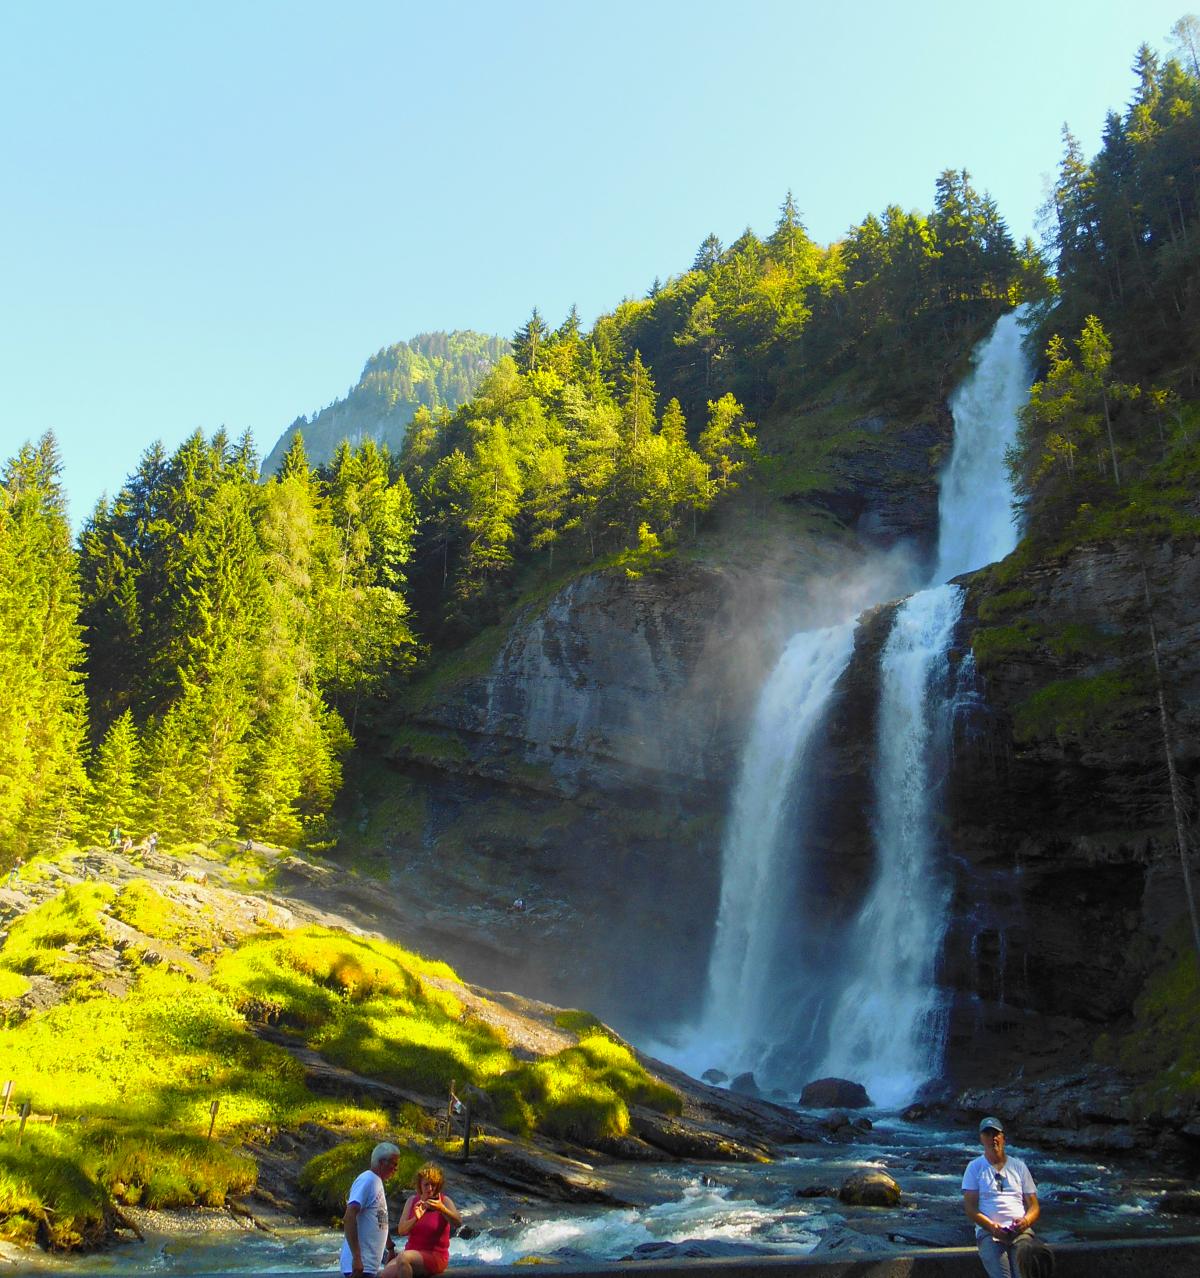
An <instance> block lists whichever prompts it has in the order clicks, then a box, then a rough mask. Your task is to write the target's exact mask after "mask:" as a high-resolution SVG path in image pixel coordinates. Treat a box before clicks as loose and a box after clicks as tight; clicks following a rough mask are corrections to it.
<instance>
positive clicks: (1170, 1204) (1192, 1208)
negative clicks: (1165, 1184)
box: [1158, 1189, 1200, 1216]
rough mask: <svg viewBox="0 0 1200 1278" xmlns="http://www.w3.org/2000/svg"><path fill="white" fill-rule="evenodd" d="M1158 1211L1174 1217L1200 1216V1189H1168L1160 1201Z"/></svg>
mask: <svg viewBox="0 0 1200 1278" xmlns="http://www.w3.org/2000/svg"><path fill="white" fill-rule="evenodd" d="M1158 1210H1159V1211H1166V1212H1170V1213H1171V1214H1172V1215H1173V1216H1200V1189H1168V1190H1167V1192H1166V1193H1165V1194H1163V1196H1162V1197H1161V1198H1160V1199H1159V1200H1158Z"/></svg>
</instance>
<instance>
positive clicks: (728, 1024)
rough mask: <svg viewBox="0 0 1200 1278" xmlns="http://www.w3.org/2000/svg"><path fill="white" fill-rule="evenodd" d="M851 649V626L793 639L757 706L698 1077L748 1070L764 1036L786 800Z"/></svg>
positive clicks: (785, 862)
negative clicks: (710, 1071)
mask: <svg viewBox="0 0 1200 1278" xmlns="http://www.w3.org/2000/svg"><path fill="white" fill-rule="evenodd" d="M853 647H854V626H853V623H850V622H847V623H845V624H843V625H840V626H833V627H830V628H828V629H825V630H806V631H802V632H801V633H799V634H797V635H793V636H792V638H791V640H790V641H789V642H788V645H787V647H786V649H785V650H784V653H783V655H782V657H781V658H780V659H779V663H778V664H777V665H776V667H775V669H774V671H773V672H772V674H771V677H770V678H769V679H768V680H767V683H766V686H765V687H764V688H763V691H762V694H761V695H760V697H759V701H758V707H757V710H756V711H755V716H754V722H753V725H752V727H751V731H750V738H749V741H748V743H747V746H746V750H745V753H744V755H743V757H742V768H741V775H740V777H739V778H738V784H737V789H736V790H735V792H734V801H733V808H732V811H731V813H730V817H729V822H728V825H727V826H726V830H725V838H724V843H723V848H722V878H721V903H720V909H719V912H718V915H717V935H716V941H715V943H714V946H713V951H712V957H711V961H710V963H709V982H708V998H707V1000H706V1008H705V1016H704V1023H703V1025H702V1027H701V1030H700V1033H699V1035H698V1040H697V1049H698V1050H702V1051H703V1053H704V1055H705V1057H706V1059H705V1060H704V1061H703V1062H702V1063H701V1062H697V1063H699V1064H700V1065H701V1068H703V1067H704V1065H705V1064H707V1065H711V1064H712V1063H713V1062H714V1061H718V1060H719V1061H722V1062H724V1063H725V1064H726V1067H727V1068H737V1069H749V1068H752V1067H753V1065H754V1064H755V1063H756V1061H755V1057H756V1056H757V1054H758V1052H759V1050H760V1045H761V1044H762V1041H763V1038H764V1036H765V1035H769V1033H770V1030H771V1025H770V1015H769V1013H770V1005H769V991H768V989H767V986H768V983H769V982H768V973H769V972H770V969H771V966H772V961H773V959H774V958H775V956H776V954H777V953H778V950H779V946H780V932H781V928H782V925H783V922H784V913H785V909H786V905H787V900H788V895H789V894H788V892H787V891H786V889H785V884H786V883H787V882H789V881H790V880H789V878H788V871H789V870H790V869H791V868H792V867H791V865H790V862H791V860H792V857H791V851H792V847H791V841H790V840H789V839H788V838H786V837H785V832H786V833H794V830H792V828H791V825H790V822H789V821H788V819H787V818H788V814H789V812H790V810H791V808H790V804H789V797H790V795H791V794H792V785H793V779H794V778H795V777H796V776H797V774H798V773H799V772H800V771H801V770H802V769H803V767H804V762H805V756H806V754H807V752H808V751H809V749H810V747H811V744H812V741H813V739H814V737H815V736H816V735H817V731H818V729H819V727H820V725H821V723H822V722H823V719H824V715H825V711H826V708H827V707H828V704H829V699H830V696H831V694H832V692H833V689H834V685H835V684H836V683H837V681H838V678H839V676H840V675H841V673H842V671H843V670H844V669H845V668H846V666H847V664H848V663H849V660H850V654H851V652H852V650H853Z"/></svg>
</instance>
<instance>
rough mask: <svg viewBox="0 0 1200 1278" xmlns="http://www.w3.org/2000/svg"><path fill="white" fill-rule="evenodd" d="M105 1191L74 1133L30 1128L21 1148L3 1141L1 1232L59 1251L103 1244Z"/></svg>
mask: <svg viewBox="0 0 1200 1278" xmlns="http://www.w3.org/2000/svg"><path fill="white" fill-rule="evenodd" d="M104 1200H105V1194H104V1190H103V1189H102V1188H101V1186H100V1185H98V1184H97V1183H96V1181H95V1180H94V1179H93V1177H92V1176H90V1175H89V1174H88V1171H87V1170H86V1160H85V1158H84V1157H83V1156H82V1151H81V1150H80V1148H79V1146H78V1143H77V1142H76V1140H75V1139H74V1138H73V1135H72V1134H69V1133H67V1132H66V1131H65V1130H63V1129H61V1128H59V1129H51V1130H47V1129H45V1128H38V1127H30V1128H27V1129H26V1132H25V1139H24V1140H23V1141H22V1143H21V1147H20V1148H19V1149H18V1148H17V1144H16V1141H15V1140H5V1141H0V1232H2V1233H3V1235H4V1237H6V1238H8V1239H9V1240H11V1241H12V1242H16V1243H23V1244H25V1245H29V1244H32V1243H33V1242H35V1241H40V1242H42V1243H43V1244H44V1245H46V1246H48V1247H50V1248H52V1249H55V1250H67V1249H70V1248H74V1247H80V1246H87V1245H91V1246H95V1245H98V1244H99V1243H101V1242H103V1241H104V1227H105V1213H104V1205H105V1203H104Z"/></svg>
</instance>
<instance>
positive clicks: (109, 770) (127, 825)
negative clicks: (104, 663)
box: [87, 710, 146, 844]
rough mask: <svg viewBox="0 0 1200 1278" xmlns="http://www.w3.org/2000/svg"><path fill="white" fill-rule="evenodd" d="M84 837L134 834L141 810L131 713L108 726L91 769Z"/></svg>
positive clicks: (139, 763)
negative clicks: (113, 832)
mask: <svg viewBox="0 0 1200 1278" xmlns="http://www.w3.org/2000/svg"><path fill="white" fill-rule="evenodd" d="M91 781H92V790H91V795H90V798H89V802H88V811H87V816H88V821H87V833H88V835H89V837H90V838H92V839H93V840H94V841H95V842H97V843H100V844H104V843H107V841H108V833H109V831H110V830H112V829H114V828H117V829H121V830H136V829H138V827H139V826H140V825H141V824H142V815H143V811H144V809H145V802H146V799H145V793H144V791H143V788H142V785H143V771H142V746H141V741H140V740H139V737H138V730H137V725H136V724H135V723H134V721H133V712H132V711H130V710H126V711H124V712H123V713H122V714H121V715H119V716H118V717H117V718H116V719H114V720H113V722H112V724H111V725H110V726H109V729H108V731H107V732H106V733H105V734H104V740H103V741H102V742H101V744H100V748H99V749H98V750H97V751H96V756H95V758H94V760H93V761H92V766H91Z"/></svg>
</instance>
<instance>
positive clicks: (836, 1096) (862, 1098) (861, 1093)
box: [800, 1078, 871, 1109]
mask: <svg viewBox="0 0 1200 1278" xmlns="http://www.w3.org/2000/svg"><path fill="white" fill-rule="evenodd" d="M800 1104H801V1105H803V1106H804V1107H805V1108H806V1109H833V1108H834V1107H835V1106H836V1107H837V1108H838V1109H863V1108H864V1107H865V1106H867V1105H870V1104H871V1098H870V1097H869V1096H868V1095H867V1089H866V1088H865V1087H864V1086H863V1085H862V1084H861V1083H852V1082H850V1080H849V1079H845V1078H818V1079H815V1080H814V1081H813V1082H811V1083H806V1084H805V1086H804V1090H803V1091H802V1092H801V1093H800Z"/></svg>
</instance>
